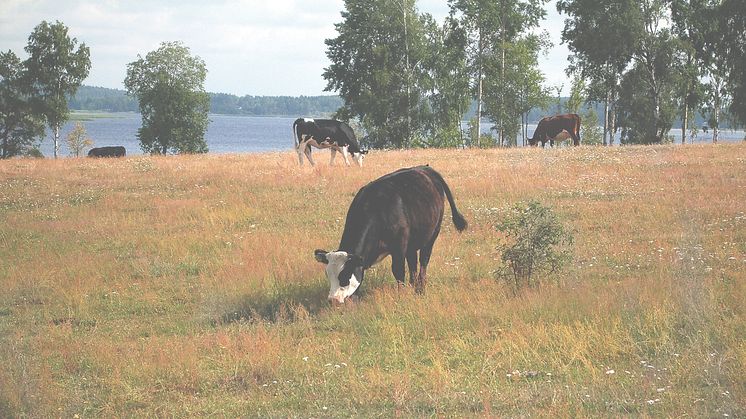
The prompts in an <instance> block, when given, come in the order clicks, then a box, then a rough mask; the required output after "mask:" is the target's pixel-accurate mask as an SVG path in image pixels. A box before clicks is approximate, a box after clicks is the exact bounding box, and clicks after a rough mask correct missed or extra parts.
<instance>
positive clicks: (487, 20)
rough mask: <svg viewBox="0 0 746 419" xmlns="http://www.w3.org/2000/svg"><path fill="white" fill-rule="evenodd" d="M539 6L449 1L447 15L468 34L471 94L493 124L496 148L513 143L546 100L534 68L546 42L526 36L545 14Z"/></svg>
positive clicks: (513, 0)
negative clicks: (456, 17)
mask: <svg viewBox="0 0 746 419" xmlns="http://www.w3.org/2000/svg"><path fill="white" fill-rule="evenodd" d="M543 4H544V1H542V0H527V1H519V0H500V1H487V0H454V1H452V2H451V3H450V5H451V14H452V15H460V16H461V18H460V23H461V25H462V27H463V28H464V29H465V31H466V33H467V34H468V37H469V38H468V47H467V48H468V49H467V53H468V58H469V65H470V66H469V68H470V76H471V79H472V83H473V85H474V86H475V96H476V98H477V101H478V102H483V103H484V105H485V106H484V110H483V115H484V116H488V117H489V119H490V120H491V121H493V122H494V123H495V126H496V132H497V136H498V138H497V142H498V144H499V145H514V144H516V141H517V137H518V134H519V132H521V122H524V123H526V122H527V121H526V116H525V115H526V114H527V113H528V111H530V109H531V108H534V107H537V106H542V104H543V103H544V102H545V101H546V98H545V96H546V95H545V94H544V92H543V89H542V88H541V84H542V83H543V81H544V78H543V75H542V74H541V73H540V72H539V71H538V70H536V68H537V66H538V63H537V57H538V53H539V51H540V50H541V49H542V48H544V47H545V46H546V45H548V42H547V41H546V39H545V37H544V36H536V35H530V34H527V32H529V31H530V30H531V29H532V28H534V27H536V26H538V24H539V22H540V21H541V19H543V18H544V16H545V15H546V11H545V10H544V8H543ZM480 80H483V82H482V86H483V92H482V91H480V90H479V85H480V83H479V81H480ZM480 93H481V94H482V96H481V97H480V96H479V95H480ZM483 115H479V117H481V116H483Z"/></svg>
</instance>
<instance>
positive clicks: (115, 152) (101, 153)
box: [88, 145, 127, 157]
mask: <svg viewBox="0 0 746 419" xmlns="http://www.w3.org/2000/svg"><path fill="white" fill-rule="evenodd" d="M125 155H127V152H126V151H125V149H124V147H122V146H120V145H118V146H112V147H96V148H92V149H91V151H89V152H88V157H124V156H125Z"/></svg>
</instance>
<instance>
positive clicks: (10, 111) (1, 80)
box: [0, 51, 44, 159]
mask: <svg viewBox="0 0 746 419" xmlns="http://www.w3.org/2000/svg"><path fill="white" fill-rule="evenodd" d="M23 72H24V66H23V63H21V60H20V59H19V58H18V57H17V56H16V55H15V54H14V53H13V52H12V51H7V52H0V158H3V159H7V158H10V157H14V156H19V155H24V154H26V153H28V152H29V151H30V150H32V149H34V148H35V146H36V143H37V139H38V138H40V137H41V136H43V135H44V119H43V118H42V117H41V116H40V115H38V114H36V113H34V112H33V108H32V106H31V103H30V100H29V97H28V95H27V94H25V93H24V92H27V91H28V90H29V88H28V85H27V84H26V83H25V82H26V80H25V79H24V78H23V77H22V74H23Z"/></svg>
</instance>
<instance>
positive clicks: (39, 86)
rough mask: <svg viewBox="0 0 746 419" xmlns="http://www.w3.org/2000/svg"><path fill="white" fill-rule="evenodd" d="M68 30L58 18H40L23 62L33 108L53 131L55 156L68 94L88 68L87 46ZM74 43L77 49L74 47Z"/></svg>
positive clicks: (64, 118) (65, 115)
mask: <svg viewBox="0 0 746 419" xmlns="http://www.w3.org/2000/svg"><path fill="white" fill-rule="evenodd" d="M77 44H78V40H77V39H76V38H72V39H71V38H70V37H69V36H68V34H67V26H65V25H64V24H62V22H60V21H57V22H55V23H54V24H50V23H48V22H46V21H43V22H41V23H40V24H39V25H38V26H36V28H34V31H33V32H32V33H31V35H30V36H29V39H28V45H27V46H26V48H25V49H26V52H27V53H28V54H29V57H28V59H27V60H26V62H25V69H26V72H27V73H26V76H27V77H28V81H27V82H28V86H29V87H30V88H31V92H30V93H31V97H32V103H33V105H34V107H35V111H36V112H38V113H40V114H43V115H44V117H45V118H46V122H47V125H48V126H49V127H50V128H51V129H52V132H53V135H54V157H55V158H57V154H58V152H59V137H60V127H61V126H62V125H63V124H64V123H65V122H66V121H67V120H68V119H69V116H70V111H69V109H68V107H67V99H68V96H70V95H72V94H74V93H75V92H76V90H77V89H78V87H80V85H81V84H82V83H83V80H85V78H86V77H88V72H89V71H90V69H91V58H90V51H89V50H88V47H87V46H86V45H85V44H84V43H81V44H80V45H79V46H78V45H77ZM76 46H77V49H76Z"/></svg>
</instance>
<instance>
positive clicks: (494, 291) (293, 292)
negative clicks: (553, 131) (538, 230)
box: [0, 143, 746, 418]
mask: <svg viewBox="0 0 746 419" xmlns="http://www.w3.org/2000/svg"><path fill="white" fill-rule="evenodd" d="M316 154H317V160H318V161H319V164H318V165H317V167H316V168H311V167H309V166H308V165H306V166H304V167H298V164H297V158H296V156H295V154H294V153H292V152H290V151H288V152H285V153H268V154H256V155H255V154H251V155H204V156H178V157H147V156H135V157H127V158H123V159H99V160H92V159H62V160H59V161H53V160H49V159H47V160H10V161H0V289H1V290H2V291H0V417H39V418H48V417H153V416H157V417H170V416H178V417H184V416H191V417H194V416H211V417H240V416H249V417H251V416H259V417H287V416H300V417H350V416H358V417H361V416H362V417H377V416H382V417H392V416H403V417H412V416H416V417H419V416H446V417H472V416H499V417H516V416H545V417H578V416H602V417H618V416H664V417H672V416H687V417H727V416H730V417H745V416H746V308H745V306H744V302H746V213H745V212H746V144H744V143H740V144H727V145H726V144H723V145H717V146H713V145H703V146H655V147H616V148H595V147H580V148H565V149H558V150H541V149H511V150H414V151H389V152H380V151H379V152H377V151H372V152H371V154H370V155H369V157H368V159H367V160H366V167H365V168H364V169H363V170H361V169H359V168H357V167H350V168H347V167H342V166H336V167H329V165H328V154H327V153H316ZM338 163H339V162H338ZM424 163H429V164H430V165H431V166H433V167H434V168H435V169H437V170H438V171H439V172H441V173H442V174H443V176H444V178H445V179H446V180H447V181H448V183H449V184H450V187H451V189H452V190H453V192H454V194H455V198H456V203H457V205H458V207H459V209H460V210H461V212H462V213H463V214H464V216H465V217H466V218H467V220H468V221H469V229H468V230H467V231H465V232H464V233H461V234H459V233H457V232H456V231H455V228H454V227H453V225H452V224H451V222H450V212H449V211H450V210H449V209H448V208H446V220H447V222H444V224H443V230H442V232H441V235H440V238H439V239H438V241H437V243H436V245H435V250H434V254H433V258H432V261H431V264H430V269H429V283H428V288H427V290H426V293H425V295H423V296H418V295H414V293H413V292H411V290H410V289H404V290H401V291H399V290H398V289H397V287H396V284H395V281H394V279H393V277H392V275H391V273H390V260H389V259H386V260H384V262H382V263H381V264H380V265H378V266H376V267H374V268H373V269H371V270H370V271H368V273H367V274H366V279H365V281H364V282H363V284H362V286H361V290H360V291H361V293H362V295H361V299H360V300H359V301H358V302H357V303H355V304H348V305H345V306H342V307H338V308H337V307H330V306H329V305H328V304H327V302H326V294H327V293H328V287H329V285H328V282H327V280H326V278H325V275H324V272H323V267H322V265H320V264H318V263H317V262H316V261H314V258H313V250H314V249H316V248H325V249H329V250H333V249H336V246H337V244H338V241H339V238H340V236H341V233H342V229H343V224H344V217H345V214H346V211H347V208H348V206H349V204H350V202H351V200H352V197H353V195H354V194H355V193H356V192H357V190H358V189H359V188H360V187H362V186H363V185H365V184H366V183H368V182H369V181H371V180H373V179H375V178H377V177H379V176H381V175H383V174H386V173H389V172H391V171H393V170H395V169H397V168H400V167H407V166H414V165H418V164H424ZM530 199H536V200H538V201H540V202H541V203H542V204H544V205H549V206H551V207H552V208H553V210H554V211H555V213H557V214H558V215H559V216H560V218H561V219H562V221H563V223H564V224H565V225H566V226H567V227H568V228H570V229H571V230H572V231H573V235H574V237H575V241H574V244H573V249H572V251H573V255H574V258H573V261H572V262H571V263H570V264H569V265H567V266H566V267H565V269H564V270H562V271H561V272H560V273H558V274H553V275H551V276H547V277H545V278H542V280H543V285H542V287H541V288H538V289H528V290H524V291H523V292H519V293H518V294H517V295H513V293H512V292H511V291H510V290H509V288H508V287H507V286H506V285H505V284H504V282H503V281H502V280H500V279H499V278H496V277H495V273H494V272H495V270H497V269H498V268H499V266H500V264H501V262H500V255H499V254H498V253H497V251H496V250H495V249H496V246H497V245H498V244H499V242H500V240H501V239H502V238H501V237H500V234H499V233H498V232H497V231H496V230H495V228H494V226H495V224H496V223H497V222H498V221H499V220H501V219H502V218H503V217H505V215H506V214H507V212H508V210H509V209H510V208H511V207H512V206H513V205H514V204H515V203H517V202H521V201H528V200H530Z"/></svg>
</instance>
